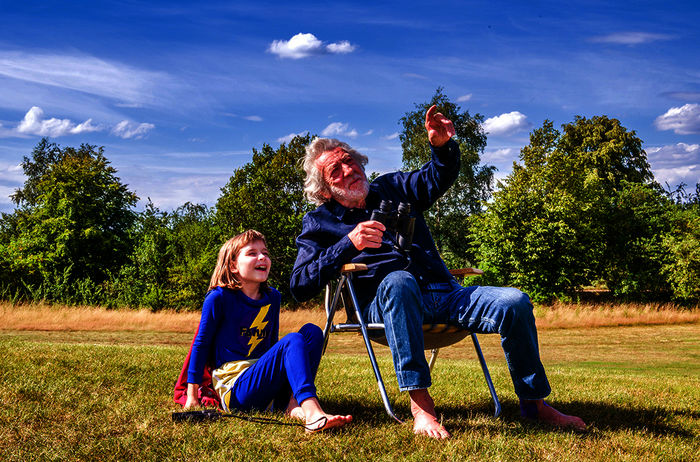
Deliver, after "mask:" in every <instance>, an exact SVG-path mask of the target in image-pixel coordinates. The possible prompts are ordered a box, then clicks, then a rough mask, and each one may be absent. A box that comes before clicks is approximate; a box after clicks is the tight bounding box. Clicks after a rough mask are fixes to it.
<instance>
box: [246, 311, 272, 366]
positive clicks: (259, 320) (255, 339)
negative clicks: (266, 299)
mask: <svg viewBox="0 0 700 462" xmlns="http://www.w3.org/2000/svg"><path fill="white" fill-rule="evenodd" d="M269 309H270V305H265V306H261V307H260V312H259V313H258V315H257V316H256V317H255V319H254V320H253V323H252V324H251V325H250V330H251V331H252V330H253V328H255V327H257V328H258V332H257V334H261V333H262V330H263V329H264V328H265V326H267V321H263V319H265V316H267V312H268V310H269ZM251 334H252V335H251V336H250V340H249V341H248V345H250V349H249V350H248V356H250V354H251V353H252V352H253V350H254V349H255V347H256V346H258V343H260V342H261V341H262V339H263V337H262V335H256V333H252V332H251Z"/></svg>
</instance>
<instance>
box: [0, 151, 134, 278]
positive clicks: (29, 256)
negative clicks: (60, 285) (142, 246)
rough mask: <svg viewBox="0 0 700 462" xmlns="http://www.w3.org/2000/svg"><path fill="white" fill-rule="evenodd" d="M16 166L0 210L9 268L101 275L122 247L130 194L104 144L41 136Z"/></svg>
mask: <svg viewBox="0 0 700 462" xmlns="http://www.w3.org/2000/svg"><path fill="white" fill-rule="evenodd" d="M22 168H23V170H24V173H25V175H26V176H27V180H26V182H25V184H24V186H23V187H22V188H20V189H18V190H17V191H16V193H15V194H14V195H13V196H12V199H13V201H14V202H15V203H16V204H17V205H18V209H17V210H15V212H14V213H13V214H4V215H3V220H2V221H3V223H4V224H3V227H2V228H3V240H4V242H3V244H5V245H6V251H7V256H8V260H9V261H10V263H11V266H12V268H14V270H16V272H15V274H16V275H17V276H18V277H21V278H27V279H29V280H32V277H34V280H39V281H41V280H47V279H50V278H56V277H57V275H59V276H60V277H61V278H63V279H67V280H79V279H90V280H92V281H97V282H99V281H101V280H103V279H104V278H105V277H106V275H107V273H108V272H109V271H110V270H111V269H113V268H118V267H119V266H120V264H121V263H122V262H124V261H125V259H126V258H127V255H128V254H129V251H130V242H129V239H128V232H127V230H128V228H129V227H130V226H131V224H132V222H133V220H134V217H135V214H134V212H133V210H132V208H133V206H134V205H135V204H136V202H137V200H138V197H137V196H136V195H135V194H134V193H133V192H131V191H129V189H128V188H127V186H126V185H124V184H122V183H121V181H120V180H119V178H118V177H117V176H116V170H115V169H114V168H113V167H111V166H110V165H109V161H108V160H107V158H106V157H105V156H104V148H102V147H100V148H96V147H95V146H91V145H88V144H83V145H81V146H80V148H78V149H75V148H72V147H66V148H60V147H59V146H58V145H56V144H55V143H51V142H49V141H48V140H47V139H42V140H41V141H40V142H39V144H37V146H36V147H35V148H34V151H33V152H32V156H31V157H25V158H24V161H23V162H22Z"/></svg>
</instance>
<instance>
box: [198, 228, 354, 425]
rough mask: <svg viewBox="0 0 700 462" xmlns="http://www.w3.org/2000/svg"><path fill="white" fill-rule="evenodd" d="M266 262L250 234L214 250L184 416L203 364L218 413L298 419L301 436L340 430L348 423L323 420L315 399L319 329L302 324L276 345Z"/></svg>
mask: <svg viewBox="0 0 700 462" xmlns="http://www.w3.org/2000/svg"><path fill="white" fill-rule="evenodd" d="M270 263H271V262H270V257H269V256H268V252H267V246H266V243H265V237H264V236H263V235H262V234H261V233H259V232H257V231H254V230H248V231H246V232H244V233H242V234H239V235H238V236H236V237H234V238H232V239H230V240H229V241H228V242H226V243H225V244H224V245H223V246H222V247H221V250H219V258H218V261H217V263H216V268H215V269H214V273H213V274H212V277H211V282H210V283H209V292H208V293H207V295H206V297H205V299H204V305H203V306H202V319H201V321H200V323H199V331H198V333H197V336H196V337H195V340H194V343H193V345H192V353H191V356H190V362H189V368H188V370H187V383H188V384H187V402H186V403H185V409H187V408H191V407H193V406H199V404H200V403H199V399H198V388H199V384H201V383H202V374H203V372H204V367H205V365H206V363H207V362H208V361H209V360H210V359H211V360H212V363H213V365H214V370H213V371H212V382H213V385H214V389H215V390H216V392H217V393H218V395H219V397H220V398H221V404H222V407H223V409H224V411H226V412H230V411H231V410H235V409H240V410H251V409H256V410H265V409H267V408H268V407H269V406H270V404H272V405H273V407H274V408H275V409H286V411H285V412H286V413H287V414H288V415H290V416H292V417H295V418H298V419H301V420H304V421H305V425H306V428H307V431H319V430H322V429H323V430H325V429H329V428H333V427H340V426H343V425H345V424H346V423H348V422H350V421H351V420H352V417H351V416H349V415H346V416H340V415H330V414H326V413H325V412H324V411H323V409H321V406H320V404H319V402H318V399H317V397H316V387H315V385H314V377H315V376H316V370H317V369H318V364H319V362H320V360H321V349H322V346H323V338H322V337H323V334H322V333H321V329H320V328H319V327H318V326H316V325H314V324H306V325H305V326H303V327H302V328H301V329H300V330H299V332H297V333H291V334H288V335H286V336H285V337H284V338H282V339H281V340H280V341H277V339H278V336H279V310H280V293H279V292H278V291H277V290H275V289H273V288H271V287H268V285H267V282H266V281H267V277H268V275H269V273H270Z"/></svg>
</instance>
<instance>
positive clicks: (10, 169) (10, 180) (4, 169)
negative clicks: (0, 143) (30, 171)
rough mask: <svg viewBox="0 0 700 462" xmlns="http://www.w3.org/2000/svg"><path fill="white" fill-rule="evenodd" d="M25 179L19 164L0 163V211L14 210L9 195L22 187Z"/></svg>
mask: <svg viewBox="0 0 700 462" xmlns="http://www.w3.org/2000/svg"><path fill="white" fill-rule="evenodd" d="M25 179H26V178H25V176H24V170H23V169H22V165H21V164H11V163H4V162H2V161H0V211H3V212H5V211H8V212H9V211H10V210H11V209H12V208H14V205H13V204H12V201H11V200H10V195H12V194H14V193H15V191H16V190H17V189H18V188H21V187H22V184H23V183H24V181H25Z"/></svg>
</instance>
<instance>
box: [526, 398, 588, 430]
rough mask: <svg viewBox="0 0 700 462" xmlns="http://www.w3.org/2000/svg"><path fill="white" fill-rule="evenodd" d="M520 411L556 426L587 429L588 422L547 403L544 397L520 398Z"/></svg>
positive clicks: (530, 417) (531, 417) (527, 416)
mask: <svg viewBox="0 0 700 462" xmlns="http://www.w3.org/2000/svg"><path fill="white" fill-rule="evenodd" d="M520 413H521V415H522V416H523V417H526V418H529V419H534V420H537V421H539V422H544V423H546V424H549V425H554V426H555V427H560V428H573V429H574V430H578V431H583V430H585V429H586V423H585V422H584V421H583V420H582V419H581V418H579V417H576V416H573V415H566V414H563V413H561V412H559V411H557V410H556V409H554V408H553V407H552V406H550V405H549V404H547V403H545V402H544V400H543V399H534V400H520Z"/></svg>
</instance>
